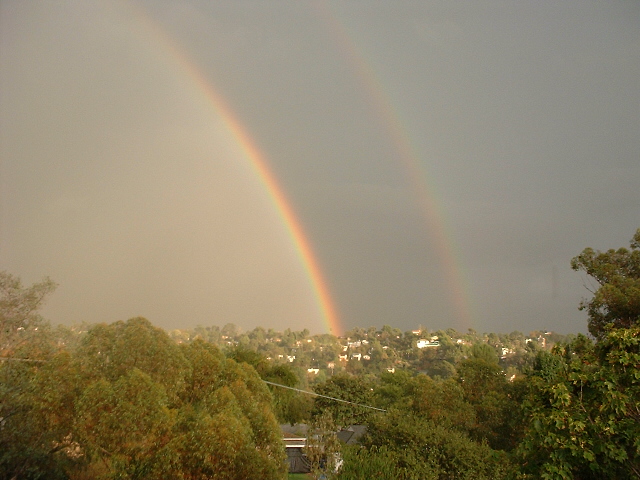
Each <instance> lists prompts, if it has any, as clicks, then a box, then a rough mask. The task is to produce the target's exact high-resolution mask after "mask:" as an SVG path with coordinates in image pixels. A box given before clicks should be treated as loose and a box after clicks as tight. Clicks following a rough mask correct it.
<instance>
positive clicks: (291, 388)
mask: <svg viewBox="0 0 640 480" xmlns="http://www.w3.org/2000/svg"><path fill="white" fill-rule="evenodd" d="M262 381H263V382H264V383H267V384H269V385H273V386H275V387H281V388H286V389H288V390H294V391H296V392H300V393H306V394H307V395H311V396H313V397H321V398H328V399H329V400H334V401H336V402H342V403H348V404H349V405H355V406H357V407H362V408H369V409H371V410H377V411H379V412H385V413H386V412H387V411H386V410H384V409H383V408H378V407H372V406H370V405H364V404H362V403H355V402H350V401H349V400H342V399H341V398H335V397H329V396H327V395H321V394H319V393H315V392H308V391H306V390H301V389H300V388H294V387H288V386H286V385H280V384H279V383H273V382H269V381H267V380H262Z"/></svg>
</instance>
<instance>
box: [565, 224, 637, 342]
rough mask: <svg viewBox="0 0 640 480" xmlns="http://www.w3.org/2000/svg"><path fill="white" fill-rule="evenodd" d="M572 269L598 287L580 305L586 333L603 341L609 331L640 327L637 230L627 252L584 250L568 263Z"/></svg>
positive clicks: (625, 250) (624, 249)
mask: <svg viewBox="0 0 640 480" xmlns="http://www.w3.org/2000/svg"><path fill="white" fill-rule="evenodd" d="M571 267H572V268H573V269H574V270H582V271H584V272H585V273H586V274H587V275H589V276H590V277H592V278H593V279H594V280H595V281H596V284H597V285H598V286H597V288H595V289H594V291H592V293H593V297H592V298H591V299H590V300H583V301H582V302H581V303H580V309H581V310H587V312H588V313H589V332H590V333H591V334H592V335H593V336H594V337H596V338H602V337H604V336H605V335H606V332H607V331H608V330H609V329H610V328H630V327H632V326H637V325H640V228H639V229H638V230H637V231H636V233H635V235H634V236H633V239H632V240H631V249H630V250H628V249H626V248H619V249H618V250H613V249H610V250H607V251H606V252H601V251H599V250H593V249H592V248H585V249H584V250H583V251H582V253H581V254H580V255H578V256H577V257H574V258H573V259H572V260H571Z"/></svg>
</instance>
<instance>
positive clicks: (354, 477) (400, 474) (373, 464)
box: [337, 446, 429, 480]
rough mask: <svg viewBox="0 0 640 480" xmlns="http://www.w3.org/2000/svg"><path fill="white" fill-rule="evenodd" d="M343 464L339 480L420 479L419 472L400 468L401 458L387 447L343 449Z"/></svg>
mask: <svg viewBox="0 0 640 480" xmlns="http://www.w3.org/2000/svg"><path fill="white" fill-rule="evenodd" d="M342 458H343V464H342V467H341V469H340V473H339V474H338V476H337V478H338V479H339V480H370V479H376V478H377V479H387V478H389V479H390V478H393V479H397V480H413V479H417V478H420V479H422V478H429V477H418V476H417V474H418V472H417V471H413V470H412V469H410V468H407V467H399V466H398V465H399V464H400V458H399V455H398V454H397V453H396V452H395V451H394V450H391V449H389V448H387V447H385V446H382V447H376V446H372V447H370V448H362V447H360V446H350V447H344V448H343V449H342Z"/></svg>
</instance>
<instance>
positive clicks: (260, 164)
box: [129, 4, 343, 335]
mask: <svg viewBox="0 0 640 480" xmlns="http://www.w3.org/2000/svg"><path fill="white" fill-rule="evenodd" d="M129 7H131V8H132V10H134V11H135V16H136V17H137V19H138V21H139V23H140V25H141V26H143V27H144V29H145V30H147V32H148V33H149V34H150V35H151V36H152V37H154V40H155V41H156V42H157V43H158V45H159V46H160V47H161V48H162V51H163V52H164V53H165V54H167V55H168V56H169V57H170V58H171V60H172V61H173V63H175V64H176V65H177V66H178V67H179V69H180V71H181V72H182V73H183V74H184V75H185V77H187V78H188V79H189V81H190V82H191V84H192V85H193V86H194V87H195V88H196V90H197V91H198V92H199V93H200V94H201V95H202V96H203V97H204V98H205V99H206V101H207V103H208V104H209V105H210V106H211V107H212V109H213V110H214V112H215V113H216V114H217V115H219V116H220V117H221V118H222V119H223V121H224V123H225V125H226V127H227V128H228V130H229V132H230V133H231V135H232V136H233V138H234V139H235V141H236V143H237V144H238V146H239V148H240V149H241V150H242V152H243V153H244V155H245V156H246V158H247V160H248V161H249V162H250V164H251V167H252V169H253V170H254V172H255V174H256V175H257V177H258V178H259V179H260V182H261V183H262V184H263V185H264V188H265V189H266V191H267V192H268V195H269V197H270V198H271V200H272V202H273V204H274V207H275V209H276V211H277V212H278V214H279V215H280V217H281V218H282V221H283V223H284V225H285V227H286V229H287V231H288V233H289V235H290V237H291V239H292V242H293V245H294V246H295V248H296V250H297V252H298V255H299V257H300V259H301V262H302V265H303V266H304V269H305V271H306V272H307V276H308V278H309V282H310V284H311V287H312V289H313V291H314V295H315V297H316V300H317V303H318V306H319V308H320V311H321V314H322V318H323V322H324V323H325V325H326V328H327V329H328V331H329V332H330V333H332V334H334V335H340V334H341V333H342V331H343V330H342V325H341V322H340V319H339V317H338V313H337V311H336V307H335V305H334V303H333V300H332V298H331V295H330V293H329V288H328V286H327V282H326V281H325V279H324V276H323V274H322V270H321V268H320V265H319V264H318V261H317V259H316V257H315V255H314V252H313V249H312V248H311V243H310V241H309V239H308V238H307V237H306V235H305V233H304V230H303V228H302V226H301V224H300V222H299V220H298V219H297V217H296V215H295V212H294V210H293V208H292V207H291V205H290V203H289V201H288V200H287V197H286V195H285V193H284V191H283V190H282V188H281V187H280V185H279V184H278V181H277V180H276V177H275V176H274V175H273V173H272V172H271V170H270V169H269V165H268V163H267V159H266V156H265V154H264V153H263V152H261V151H260V149H259V148H258V146H257V145H256V143H255V142H254V141H253V140H252V138H251V137H250V135H249V133H248V132H247V130H246V129H245V128H244V127H243V125H242V123H241V122H240V120H239V119H238V118H237V116H236V115H235V114H234V112H233V110H232V109H231V107H230V106H229V105H228V104H227V102H226V101H225V100H224V98H223V97H222V96H221V95H220V94H219V93H218V92H217V91H216V89H215V88H214V87H213V85H212V83H211V82H210V81H209V80H208V79H207V78H206V77H205V75H204V74H203V73H202V71H201V70H200V69H199V68H198V66H197V65H196V64H195V62H193V61H192V60H191V59H190V58H189V57H188V55H187V54H186V53H185V51H184V50H183V49H181V48H179V47H178V45H177V44H176V42H175V41H174V40H173V39H172V38H170V36H169V35H168V34H167V33H166V32H165V31H164V30H163V29H162V28H160V26H159V25H158V24H157V23H156V22H155V21H154V20H153V19H152V18H151V17H150V16H149V15H148V14H146V12H142V11H140V9H139V8H137V7H135V6H134V5H131V4H129Z"/></svg>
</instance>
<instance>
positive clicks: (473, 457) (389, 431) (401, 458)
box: [344, 411, 510, 480]
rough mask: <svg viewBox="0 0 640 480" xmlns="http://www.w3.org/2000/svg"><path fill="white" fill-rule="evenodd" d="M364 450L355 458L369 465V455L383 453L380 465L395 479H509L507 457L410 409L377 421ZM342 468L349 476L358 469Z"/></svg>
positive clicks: (382, 416) (369, 432)
mask: <svg viewBox="0 0 640 480" xmlns="http://www.w3.org/2000/svg"><path fill="white" fill-rule="evenodd" d="M363 447H364V448H365V449H367V453H364V454H363V453H360V454H359V455H356V456H355V459H356V460H358V459H361V460H368V461H371V460H370V457H372V456H378V455H380V456H381V457H382V458H380V459H377V460H376V463H379V464H381V468H384V469H385V470H390V471H395V472H397V475H394V476H393V477H391V478H398V479H411V480H413V479H425V478H427V479H443V480H444V479H454V478H455V479H500V478H506V475H507V473H508V470H509V468H510V466H509V463H508V461H507V459H506V457H505V455H504V454H501V453H499V452H495V451H493V450H492V449H491V448H490V447H489V446H487V445H483V444H479V443H476V442H474V441H473V440H472V439H470V438H469V437H468V436H467V435H466V434H464V433H462V432H460V431H457V430H453V429H450V428H447V427H445V426H442V425H436V424H434V423H433V422H431V421H429V420H427V419H425V418H423V417H420V416H417V415H415V414H412V413H409V412H406V411H394V412H390V413H388V414H386V415H376V416H375V417H373V418H372V419H371V422H370V423H369V428H368V431H367V436H366V439H365V441H364V442H363ZM368 457H369V458H368ZM348 458H353V457H348ZM389 464H391V465H392V466H390V465H389ZM344 468H345V472H350V471H353V469H354V467H353V466H351V465H349V464H348V463H347V461H345V466H344ZM347 478H348V477H347ZM356 478H357V477H356Z"/></svg>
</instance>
